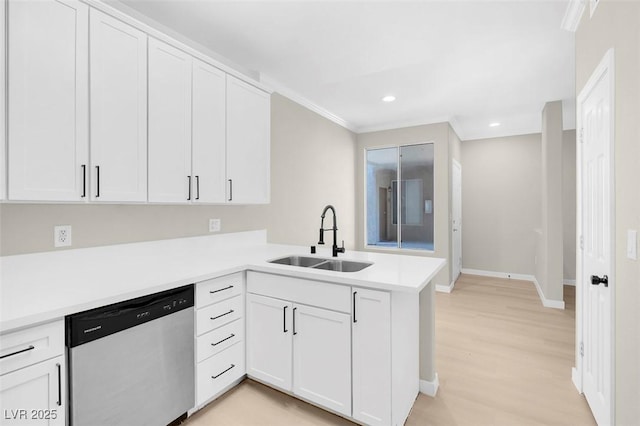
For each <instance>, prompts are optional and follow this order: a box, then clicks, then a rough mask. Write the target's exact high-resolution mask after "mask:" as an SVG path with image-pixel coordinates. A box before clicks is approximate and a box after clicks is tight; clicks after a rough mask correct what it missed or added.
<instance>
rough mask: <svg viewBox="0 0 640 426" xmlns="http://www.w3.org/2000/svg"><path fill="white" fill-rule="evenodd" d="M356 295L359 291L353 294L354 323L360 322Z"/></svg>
mask: <svg viewBox="0 0 640 426" xmlns="http://www.w3.org/2000/svg"><path fill="white" fill-rule="evenodd" d="M356 294H358V292H357V291H354V292H353V322H358V320H357V319H356Z"/></svg>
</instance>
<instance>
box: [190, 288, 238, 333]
mask: <svg viewBox="0 0 640 426" xmlns="http://www.w3.org/2000/svg"><path fill="white" fill-rule="evenodd" d="M243 311H244V300H243V298H242V296H240V295H238V296H235V297H233V298H231V299H228V300H223V301H222V302H219V303H216V304H214V305H211V306H207V307H206V308H202V309H198V311H197V314H196V330H197V335H198V336H200V335H201V334H204V333H206V332H207V331H210V330H213V329H216V328H218V327H220V326H221V325H225V324H228V323H230V322H231V321H234V320H236V319H238V318H242V314H243Z"/></svg>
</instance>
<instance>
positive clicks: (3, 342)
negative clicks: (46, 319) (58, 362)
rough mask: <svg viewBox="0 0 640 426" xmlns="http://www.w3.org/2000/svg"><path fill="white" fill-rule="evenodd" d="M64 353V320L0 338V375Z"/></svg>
mask: <svg viewBox="0 0 640 426" xmlns="http://www.w3.org/2000/svg"><path fill="white" fill-rule="evenodd" d="M63 353H64V320H59V321H54V322H50V323H47V324H43V325H39V326H36V327H31V328H27V329H24V330H20V331H16V332H13V333H8V334H5V335H2V336H0V357H2V358H0V374H5V373H8V372H10V371H14V370H17V369H19V368H22V367H26V366H28V365H33V364H35V363H37V362H40V361H44V360H45V359H49V358H53V357H55V356H58V355H62V354H63Z"/></svg>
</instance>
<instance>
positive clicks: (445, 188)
mask: <svg viewBox="0 0 640 426" xmlns="http://www.w3.org/2000/svg"><path fill="white" fill-rule="evenodd" d="M450 131H451V127H450V126H449V124H448V123H438V124H429V125H424V126H415V127H407V128H402V129H393V130H384V131H379V132H371V133H363V134H359V135H358V137H357V141H358V145H357V151H356V165H357V166H356V200H357V201H356V214H357V216H356V223H357V229H356V241H357V243H356V244H357V247H358V248H359V249H360V250H364V249H365V244H364V237H365V218H364V211H365V209H364V206H365V200H364V194H365V191H364V185H365V181H364V176H365V149H366V148H372V147H385V146H397V145H407V144H415V143H421V142H433V143H434V192H435V195H434V201H433V209H434V221H435V226H434V228H435V229H434V237H435V238H434V247H435V251H434V252H433V253H426V252H423V251H416V250H403V251H402V253H403V254H409V255H415V256H433V257H441V258H445V259H449V258H450V256H449V253H450V246H451V232H450V227H449V211H450V194H449V193H450V191H449V188H450V181H451V170H450V169H451V167H450V163H451V157H450V156H451V149H450V144H453V143H454V141H451V140H450V138H451V137H450V134H449V133H450ZM376 251H380V250H376ZM388 252H389V253H397V252H398V251H397V250H396V251H388ZM449 263H450V262H449ZM450 280H451V269H450V266H449V265H448V266H447V267H446V268H444V269H443V270H442V271H441V272H440V273H439V274H438V275H437V276H436V277H435V278H434V279H433V281H432V284H434V285H443V286H444V285H449V282H450ZM434 285H431V286H429V287H428V288H427V289H426V290H425V291H423V292H422V293H420V323H421V325H422V324H425V323H427V322H428V321H427V319H428V316H429V315H431V313H432V310H431V309H432V308H433V297H434V288H435V286H434ZM432 325H433V324H432ZM433 338H434V330H433V327H431V328H427V327H423V326H421V328H420V378H421V379H423V380H433V378H434V374H435V364H434V361H435V359H434V356H433V353H431V352H430V350H429V348H430V347H431V345H432V342H433Z"/></svg>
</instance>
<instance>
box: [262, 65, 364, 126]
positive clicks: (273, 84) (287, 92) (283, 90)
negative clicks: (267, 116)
mask: <svg viewBox="0 0 640 426" xmlns="http://www.w3.org/2000/svg"><path fill="white" fill-rule="evenodd" d="M260 82H261V83H263V84H265V85H267V86H269V87H270V88H271V89H272V90H273V91H274V92H277V93H279V94H281V95H282V96H284V97H285V98H289V99H291V100H292V101H294V102H295V103H297V104H300V105H302V106H303V107H305V108H307V109H309V110H311V111H313V112H315V113H316V114H318V115H321V116H322V117H324V118H326V119H327V120H329V121H333V122H334V123H336V124H338V125H340V126H342V127H344V128H345V129H347V130H350V131H352V132H354V133H357V132H356V130H357V129H356V127H355V126H354V125H353V124H351V123H350V122H348V121H347V120H345V119H343V118H342V117H339V116H337V115H335V114H334V113H332V112H331V111H329V110H327V109H325V108H322V107H321V106H319V105H317V104H315V103H313V102H311V101H310V100H309V99H307V98H305V97H304V96H302V95H300V94H299V93H297V92H294V91H293V90H291V89H289V88H288V87H286V86H285V85H283V84H282V83H280V82H278V81H276V80H274V79H273V78H271V77H269V76H268V75H265V74H261V76H260Z"/></svg>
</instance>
